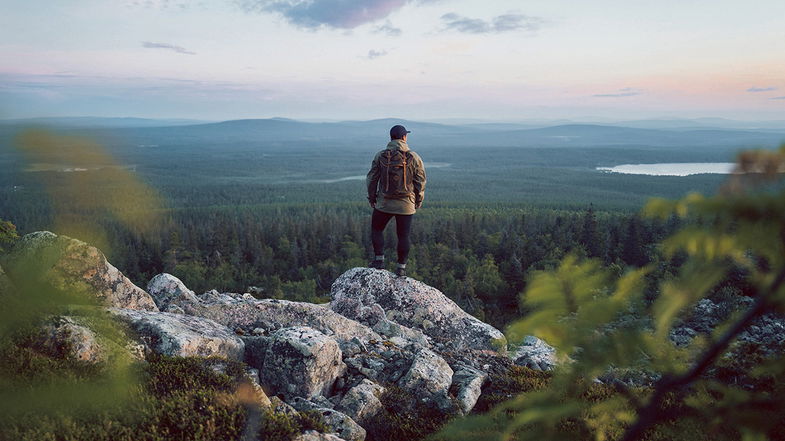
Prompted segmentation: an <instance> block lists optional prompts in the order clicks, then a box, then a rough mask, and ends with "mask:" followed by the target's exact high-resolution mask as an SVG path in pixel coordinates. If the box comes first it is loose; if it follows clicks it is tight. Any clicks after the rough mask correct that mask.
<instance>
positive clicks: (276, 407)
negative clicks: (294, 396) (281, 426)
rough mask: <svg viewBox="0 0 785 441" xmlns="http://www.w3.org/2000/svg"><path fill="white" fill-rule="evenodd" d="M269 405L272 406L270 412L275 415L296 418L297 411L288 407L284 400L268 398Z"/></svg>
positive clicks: (273, 397) (275, 397) (274, 397)
mask: <svg viewBox="0 0 785 441" xmlns="http://www.w3.org/2000/svg"><path fill="white" fill-rule="evenodd" d="M270 403H271V404H272V410H273V412H275V413H282V414H284V415H288V416H290V417H293V416H297V409H295V408H294V407H292V406H290V405H289V404H287V403H286V402H285V401H284V400H282V399H280V398H278V397H277V396H272V397H270Z"/></svg>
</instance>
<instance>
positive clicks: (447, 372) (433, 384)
mask: <svg viewBox="0 0 785 441" xmlns="http://www.w3.org/2000/svg"><path fill="white" fill-rule="evenodd" d="M452 376H453V370H452V368H450V365H448V364H447V362H446V361H444V359H443V358H442V357H440V356H438V355H436V354H435V353H433V352H432V351H430V350H428V349H425V348H422V349H420V350H419V351H417V353H416V354H415V356H414V361H413V362H412V365H411V366H410V367H409V370H408V371H407V372H406V374H405V375H404V376H403V377H401V379H400V380H398V385H399V386H400V387H402V388H404V389H407V390H410V391H412V392H414V393H416V394H417V395H418V396H419V397H420V398H421V399H423V400H426V401H431V402H433V403H435V404H436V405H438V406H439V407H440V408H442V409H444V410H449V408H450V399H449V396H448V391H449V389H450V385H451V384H452Z"/></svg>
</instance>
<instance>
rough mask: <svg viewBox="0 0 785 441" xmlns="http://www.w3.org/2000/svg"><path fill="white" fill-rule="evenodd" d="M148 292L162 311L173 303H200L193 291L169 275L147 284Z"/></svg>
mask: <svg viewBox="0 0 785 441" xmlns="http://www.w3.org/2000/svg"><path fill="white" fill-rule="evenodd" d="M147 292H148V293H149V294H150V296H152V298H153V300H154V301H155V304H156V306H158V309H160V310H161V311H166V310H167V307H168V306H169V304H170V303H172V302H173V301H176V302H198V299H197V298H196V294H194V292H193V291H191V290H190V289H188V288H186V287H185V284H184V283H183V282H182V281H181V280H180V279H178V278H177V277H175V276H173V275H171V274H167V273H163V274H158V275H157V276H155V277H153V278H152V279H151V280H150V282H149V283H148V284H147ZM168 312H174V311H168Z"/></svg>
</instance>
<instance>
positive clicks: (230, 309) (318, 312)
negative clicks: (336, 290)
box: [167, 291, 382, 343]
mask: <svg viewBox="0 0 785 441" xmlns="http://www.w3.org/2000/svg"><path fill="white" fill-rule="evenodd" d="M170 298H171V297H170ZM173 306H177V307H179V308H180V309H181V310H182V311H183V312H184V313H185V314H189V315H196V316H199V317H205V318H209V319H211V320H214V321H216V322H218V323H221V324H223V325H225V326H227V327H229V328H231V329H240V330H242V332H243V333H244V334H247V335H254V334H256V335H258V334H259V332H258V330H259V329H261V330H264V331H265V332H268V333H271V332H274V331H276V330H278V329H282V328H288V327H292V326H308V327H310V328H313V329H316V330H318V331H319V332H321V333H323V334H325V335H328V336H331V337H333V338H334V339H336V340H337V341H339V342H342V343H343V342H347V341H350V340H351V339H353V338H359V339H361V340H363V341H368V340H373V339H376V340H380V339H381V338H382V337H381V336H380V335H379V334H377V333H376V332H374V331H373V330H372V329H370V328H369V327H367V326H365V325H363V324H361V323H358V322H357V321H355V320H351V319H349V318H347V317H344V316H343V315H341V314H338V313H336V312H334V311H332V310H330V309H329V308H327V307H324V306H321V305H314V304H312V303H304V302H291V301H288V300H276V299H264V300H258V299H255V298H253V297H251V296H244V295H241V294H234V293H219V292H217V291H209V292H206V293H204V294H201V295H198V296H195V298H191V297H190V296H179V297H177V298H172V300H171V301H170V302H169V303H168V304H167V307H168V308H171V307H173ZM254 331H257V332H254Z"/></svg>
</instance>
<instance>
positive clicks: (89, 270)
mask: <svg viewBox="0 0 785 441" xmlns="http://www.w3.org/2000/svg"><path fill="white" fill-rule="evenodd" d="M2 265H3V267H4V268H5V270H6V272H7V273H8V276H9V278H10V279H11V281H12V282H14V284H15V285H16V286H17V288H21V287H25V286H31V287H35V289H53V290H54V291H55V292H57V293H59V294H62V295H64V296H65V295H69V296H74V297H71V299H70V300H69V302H79V300H78V299H77V297H75V296H78V295H84V296H86V299H87V300H91V299H97V300H98V302H99V303H101V304H103V305H106V306H113V307H117V308H127V309H138V310H146V311H157V310H158V307H156V306H155V302H154V301H153V298H152V297H150V295H149V294H147V293H146V292H145V291H144V290H142V289H141V288H139V287H138V286H136V285H134V284H133V283H132V282H131V281H130V280H128V278H127V277H125V276H124V275H123V274H122V273H121V272H120V271H119V270H118V269H117V268H115V267H114V266H112V264H110V263H109V262H107V261H106V257H105V256H104V255H103V253H101V251H99V250H98V249H97V248H95V247H92V246H90V245H88V244H86V243H84V242H82V241H79V240H76V239H72V238H70V237H67V236H58V235H56V234H54V233H50V232H48V231H39V232H35V233H30V234H27V235H25V236H24V237H22V238H21V239H20V240H19V241H18V242H17V243H16V244H15V245H14V247H13V248H12V249H11V251H10V252H9V253H8V254H7V255H6V256H4V257H3V258H2ZM83 301H85V300H84V299H83V300H82V302H83Z"/></svg>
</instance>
